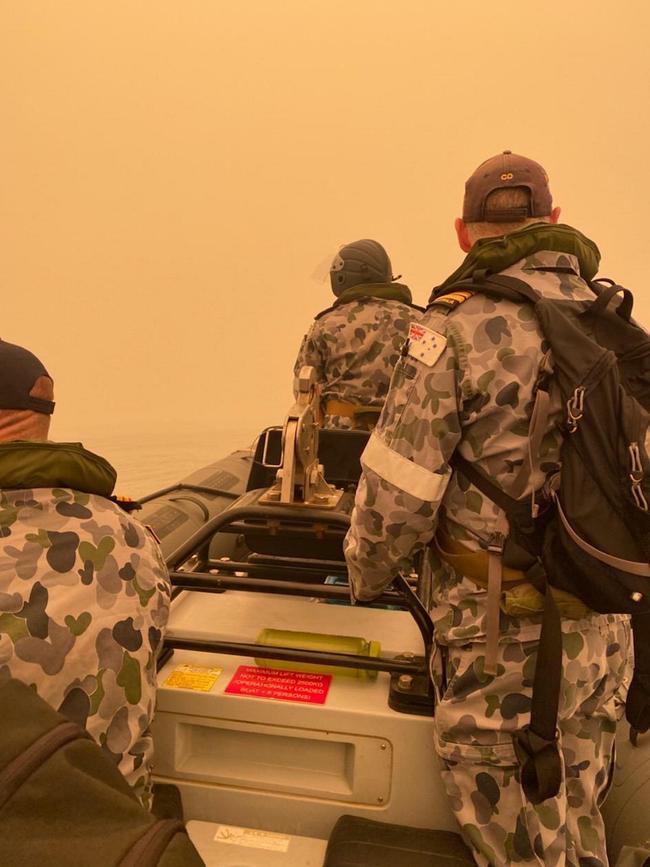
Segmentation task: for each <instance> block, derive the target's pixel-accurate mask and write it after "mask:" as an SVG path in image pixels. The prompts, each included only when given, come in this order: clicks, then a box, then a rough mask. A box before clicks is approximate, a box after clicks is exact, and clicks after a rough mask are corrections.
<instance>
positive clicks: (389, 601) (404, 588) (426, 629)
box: [170, 572, 433, 670]
mask: <svg viewBox="0 0 650 867" xmlns="http://www.w3.org/2000/svg"><path fill="white" fill-rule="evenodd" d="M170 577H171V582H172V586H173V587H174V589H176V590H193V591H199V592H202V593H222V592H223V591H224V590H240V591H244V592H249V593H269V594H277V595H283V596H306V597H310V598H316V599H333V600H339V601H349V599H350V591H349V588H348V587H342V586H337V585H331V584H307V583H304V582H297V581H278V580H275V579H273V578H250V577H247V576H234V575H212V574H207V573H204V572H172V573H171V575H170ZM394 583H395V584H397V586H398V587H399V591H400V592H390V591H388V592H385V593H382V594H381V596H379V597H377V598H376V599H374V600H373V602H376V603H379V604H382V605H394V606H400V607H402V608H405V609H406V610H407V611H408V612H409V613H410V614H411V616H412V617H413V619H414V620H415V622H416V625H417V627H418V629H419V630H420V635H421V636H422V642H423V644H424V657H425V661H426V662H428V660H429V657H430V655H431V651H432V648H433V623H432V622H431V618H430V617H429V615H428V612H427V611H426V609H425V608H424V606H423V605H422V603H421V602H420V600H419V599H418V597H417V596H416V595H415V593H414V592H413V590H412V589H411V587H410V585H409V583H408V581H407V580H406V579H405V578H404V577H402V576H401V575H399V576H398V577H397V578H396V579H395V582H394ZM361 604H363V603H361ZM232 644H233V646H235V643H234V642H233V643H232ZM236 646H239V647H241V648H242V649H243V648H245V644H236ZM230 652H234V651H230ZM305 652H309V653H310V652H311V651H305ZM241 655H242V656H247V655H248V654H247V653H245V652H242V654H241ZM271 658H275V657H271ZM364 658H365V657H364ZM386 670H388V669H386Z"/></svg>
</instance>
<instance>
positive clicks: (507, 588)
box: [432, 529, 593, 620]
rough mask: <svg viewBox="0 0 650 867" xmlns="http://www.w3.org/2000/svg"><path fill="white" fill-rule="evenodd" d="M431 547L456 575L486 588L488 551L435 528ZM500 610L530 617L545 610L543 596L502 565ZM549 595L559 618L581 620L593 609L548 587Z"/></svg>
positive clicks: (524, 577)
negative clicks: (466, 544) (476, 549)
mask: <svg viewBox="0 0 650 867" xmlns="http://www.w3.org/2000/svg"><path fill="white" fill-rule="evenodd" d="M432 544H433V547H434V550H435V551H436V552H437V554H438V556H439V557H440V559H441V560H444V561H445V562H446V563H448V564H449V565H450V566H451V567H452V568H453V569H454V570H455V571H456V572H458V574H459V575H465V576H466V577H467V578H471V580H472V581H474V582H475V583H476V584H478V586H479V587H483V588H484V589H487V586H488V564H489V558H488V554H487V551H472V550H470V549H469V548H467V547H466V546H465V545H463V543H462V542H459V541H457V540H456V539H452V538H451V537H450V536H448V535H447V534H446V533H445V532H444V530H441V529H438V532H437V533H436V536H435V538H434V540H433V543H432ZM501 580H502V585H503V587H502V594H501V610H502V611H503V612H504V613H505V614H508V615H510V616H511V617H530V616H532V615H535V614H541V613H542V611H543V610H544V596H543V594H542V593H540V592H539V590H537V589H536V588H535V587H534V586H533V585H532V584H531V583H530V581H528V580H526V575H525V573H524V572H522V571H520V570H519V569H510V568H509V567H508V566H504V567H503V572H502V579H501ZM551 594H552V596H553V599H554V600H555V603H556V605H557V607H558V609H559V611H560V615H561V616H562V617H566V618H568V619H569V620H582V618H583V617H588V616H589V615H590V614H592V613H593V612H592V611H591V609H590V608H587V606H586V605H585V604H584V603H583V602H581V601H580V600H579V599H577V598H576V597H575V596H572V595H571V593H567V592H566V591H565V590H558V588H557V587H551Z"/></svg>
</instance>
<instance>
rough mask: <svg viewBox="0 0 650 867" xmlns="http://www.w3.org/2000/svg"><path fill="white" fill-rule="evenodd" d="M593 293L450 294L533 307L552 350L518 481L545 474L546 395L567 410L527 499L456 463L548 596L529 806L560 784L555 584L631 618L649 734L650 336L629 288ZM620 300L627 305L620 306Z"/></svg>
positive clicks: (502, 281)
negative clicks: (540, 480) (551, 459)
mask: <svg viewBox="0 0 650 867" xmlns="http://www.w3.org/2000/svg"><path fill="white" fill-rule="evenodd" d="M542 270H545V271H546V270H548V271H554V272H555V271H557V272H565V273H575V272H573V270H572V269H570V268H564V267H559V268H548V269H547V268H544V269H542ZM590 286H591V288H592V290H593V291H594V293H595V294H596V296H597V297H596V298H595V300H593V301H592V300H586V301H585V300H576V299H569V298H567V299H566V300H565V299H562V300H559V299H555V298H546V297H543V296H542V295H540V294H539V293H538V292H537V291H536V290H535V289H533V288H532V287H531V286H529V285H528V284H527V283H525V282H524V281H523V280H520V279H517V278H515V277H510V276H506V275H490V274H489V273H488V272H486V271H477V272H475V274H474V275H473V276H472V278H471V279H470V280H464V281H462V282H460V283H457V284H454V285H453V286H446V287H445V290H444V293H445V295H446V296H447V297H450V293H458V292H461V295H457V296H456V297H457V298H458V299H459V300H461V301H462V300H464V298H466V297H467V293H468V292H469V293H471V294H474V293H477V292H480V293H483V294H486V295H489V296H490V297H492V298H494V299H508V300H510V301H514V302H518V303H530V304H532V305H533V307H534V312H535V315H536V317H537V320H538V322H539V326H540V328H541V330H542V333H543V335H544V339H545V344H546V346H545V347H544V348H547V349H548V350H550V352H548V353H547V355H546V356H545V362H546V364H543V365H542V369H541V371H540V377H539V379H538V382H537V386H536V391H535V406H534V409H533V412H532V416H531V426H530V431H529V444H530V448H529V461H528V462H525V463H524V467H522V473H520V476H521V475H522V474H525V475H526V476H528V477H529V473H530V472H532V471H533V470H534V469H536V468H539V446H540V442H541V435H542V433H543V432H544V430H545V429H547V428H548V414H547V412H546V410H547V408H548V405H549V390H550V389H553V388H557V389H559V391H560V394H561V398H562V405H563V407H565V413H564V421H563V424H562V433H563V443H562V447H561V453H560V460H561V469H560V470H559V472H554V473H551V474H550V475H547V478H546V483H545V484H544V486H543V488H542V489H541V490H538V491H537V492H536V493H535V494H534V496H533V498H532V499H531V498H530V497H526V498H525V499H516V498H515V497H513V496H510V495H509V494H507V493H506V492H505V491H503V490H502V489H501V488H500V487H498V486H497V485H496V484H495V483H494V482H493V481H491V480H490V479H489V478H487V477H486V476H485V474H484V473H483V472H481V471H480V470H479V469H478V468H477V467H476V466H474V465H473V464H472V463H470V462H468V461H466V460H465V459H464V458H462V457H461V456H460V455H455V456H454V457H453V458H452V466H453V467H454V468H455V470H457V471H458V472H459V473H460V474H461V475H463V476H465V478H466V479H468V480H469V481H470V482H471V483H472V484H474V485H475V486H476V487H477V488H478V489H479V490H480V491H481V492H482V493H483V494H485V496H486V497H488V499H490V500H492V501H493V502H494V503H496V504H497V505H498V506H499V507H500V508H502V509H503V510H504V511H505V513H506V516H507V518H508V524H509V528H510V530H509V535H508V537H507V538H506V539H505V540H504V541H503V544H502V545H501V551H500V553H501V556H502V563H503V565H504V566H510V567H512V568H515V569H520V570H521V569H523V570H524V572H525V573H526V578H527V579H528V580H530V581H531V583H533V585H534V586H536V587H537V589H539V590H540V591H541V592H544V594H545V606H544V617H543V622H542V631H541V636H540V646H539V651H538V657H537V665H536V669H535V678H534V684H533V696H532V703H531V719H530V724H529V725H527V726H526V727H525V728H524V729H522V730H520V731H519V732H517V734H516V736H515V748H516V751H517V755H518V757H519V760H520V762H521V767H522V785H523V788H524V791H525V793H526V796H527V797H528V799H529V800H530V801H532V802H533V803H540V802H541V801H543V800H545V799H546V798H548V797H552V796H554V795H555V794H557V792H558V790H559V787H560V782H561V762H560V757H559V751H558V747H557V737H556V729H557V712H558V704H559V693H560V684H561V676H562V635H561V624H560V615H559V612H558V610H557V607H556V605H555V602H554V600H553V597H552V594H551V592H550V586H551V585H552V586H553V587H555V588H558V589H560V590H563V591H567V592H568V593H571V594H572V595H573V596H575V597H577V598H578V599H580V600H581V601H583V602H584V603H585V604H586V605H587V606H589V608H591V609H593V610H594V611H596V612H600V613H603V614H605V613H623V614H631V615H632V625H633V630H634V650H635V669H634V677H633V680H632V684H631V686H630V690H629V694H628V699H627V704H626V715H627V719H628V721H629V723H630V725H631V727H632V731H633V737H636V733H638V732H644V731H646V730H647V729H648V728H650V511H649V504H650V459H649V458H648V456H647V455H646V453H645V449H644V440H645V436H646V431H647V429H648V424H649V423H650V337H649V336H648V334H646V332H645V331H644V330H643V329H642V328H640V327H639V326H638V325H637V324H636V323H635V322H633V320H632V319H631V314H632V302H633V299H632V294H631V292H629V291H628V290H627V289H624V288H623V287H621V286H618V285H616V284H614V283H613V282H612V281H609V280H598V281H595V282H594V283H591V284H590ZM619 293H622V294H623V299H622V301H621V302H620V304H618V306H616V307H614V306H613V305H612V304H610V302H611V301H612V299H613V298H614V297H615V296H616V295H618V294H619ZM451 297H453V295H452V296H451ZM432 304H434V305H435V304H436V300H435V297H434V299H433V301H432ZM510 493H512V491H511V492H510Z"/></svg>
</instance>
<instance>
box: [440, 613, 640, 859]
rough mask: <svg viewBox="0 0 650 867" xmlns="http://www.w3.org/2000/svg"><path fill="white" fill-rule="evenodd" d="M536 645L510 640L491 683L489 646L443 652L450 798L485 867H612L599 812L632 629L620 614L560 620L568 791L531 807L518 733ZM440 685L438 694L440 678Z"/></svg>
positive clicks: (561, 722)
mask: <svg viewBox="0 0 650 867" xmlns="http://www.w3.org/2000/svg"><path fill="white" fill-rule="evenodd" d="M537 648H538V642H537V640H534V641H527V640H521V641H517V640H514V639H513V637H512V636H507V637H506V636H504V639H503V640H502V642H501V644H500V647H499V660H498V668H497V675H496V676H494V677H492V676H490V675H486V674H485V673H484V672H483V666H484V662H485V644H484V643H482V642H473V643H470V644H465V645H462V646H450V647H448V648H446V650H447V651H448V656H447V665H446V672H447V685H446V688H445V691H444V695H442V696H440V700H439V703H438V707H437V710H436V719H435V740H436V751H437V753H438V755H439V757H440V760H441V764H442V777H443V781H444V784H445V788H446V790H447V795H448V797H449V800H450V803H451V807H452V809H453V811H454V813H455V814H456V818H457V819H458V822H459V824H460V826H461V830H462V833H463V836H464V837H465V839H466V841H467V843H468V845H470V846H471V848H472V851H473V853H474V858H475V860H476V862H477V864H479V865H491V867H507V865H511V864H522V863H529V864H536V865H545V867H587V865H588V867H605V865H607V863H608V862H607V854H606V850H605V830H604V825H603V820H602V817H601V814H600V805H601V803H602V801H603V799H604V797H605V795H606V794H607V790H608V787H609V783H610V781H611V771H612V770H613V760H614V755H613V754H614V736H615V730H616V721H617V718H618V717H619V716H620V713H621V710H622V699H623V698H624V695H625V690H626V688H627V684H628V683H629V679H630V677H631V669H632V664H633V649H632V642H631V630H630V625H629V623H628V622H627V620H625V619H622V618H620V617H615V616H594V617H592V618H589V619H585V620H582V621H564V622H563V653H564V656H563V666H564V668H563V682H562V688H561V693H560V709H559V714H558V729H559V740H560V747H561V755H562V761H563V774H562V778H563V779H562V786H561V789H560V792H559V794H558V795H557V797H555V798H549V799H548V800H546V801H544V802H543V803H541V804H538V805H533V804H531V803H529V802H528V801H526V799H525V797H524V794H523V790H522V788H521V785H520V777H519V765H518V762H517V759H516V756H515V752H514V747H513V742H512V734H513V732H515V731H516V730H517V729H519V728H521V727H522V726H523V725H525V724H526V723H527V722H528V721H529V719H530V696H531V693H532V682H533V675H534V671H535V662H536V656H537ZM434 680H437V681H438V683H437V686H438V689H439V688H440V680H439V678H436V676H435V673H434Z"/></svg>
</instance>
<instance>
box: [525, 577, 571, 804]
mask: <svg viewBox="0 0 650 867" xmlns="http://www.w3.org/2000/svg"><path fill="white" fill-rule="evenodd" d="M561 684H562V625H561V620H560V612H559V610H558V607H557V605H556V604H555V600H554V599H553V596H552V594H551V589H550V585H549V584H548V582H547V583H546V594H545V600H544V618H543V620H542V631H541V634H540V637H539V647H538V650H537V661H536V663H535V678H534V681H533V695H532V699H531V709H530V723H529V725H527V726H524V728H523V729H520V730H519V731H518V732H516V733H515V735H514V746H515V751H516V753H517V757H518V759H519V761H520V763H521V784H522V787H523V790H524V794H525V795H526V798H527V799H528V800H529V801H530V802H531V803H532V804H541V803H542V801H545V800H546V799H547V798H553V797H555V796H556V795H557V794H558V792H559V791H560V786H561V785H562V758H561V755H560V750H559V746H558V740H557V714H558V708H559V704H560V687H561Z"/></svg>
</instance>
